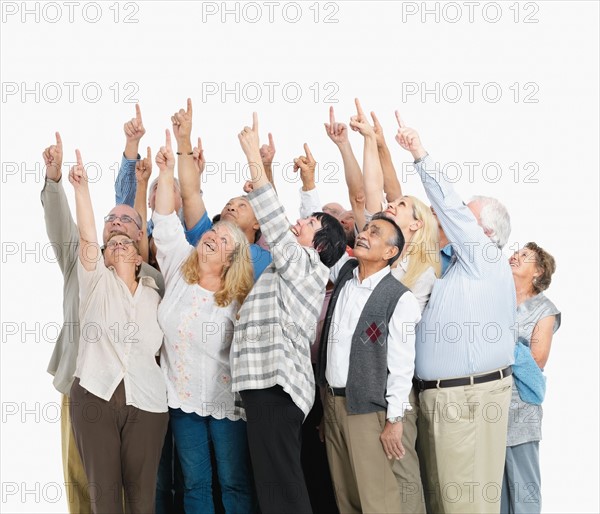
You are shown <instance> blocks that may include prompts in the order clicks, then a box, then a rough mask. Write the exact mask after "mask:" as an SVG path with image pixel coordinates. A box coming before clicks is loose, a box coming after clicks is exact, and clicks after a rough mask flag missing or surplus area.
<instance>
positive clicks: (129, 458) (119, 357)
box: [69, 151, 168, 513]
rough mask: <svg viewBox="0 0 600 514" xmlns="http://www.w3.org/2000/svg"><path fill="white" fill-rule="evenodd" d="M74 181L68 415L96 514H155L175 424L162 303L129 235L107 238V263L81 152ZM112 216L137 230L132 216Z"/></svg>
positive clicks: (116, 232)
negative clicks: (76, 340) (74, 333)
mask: <svg viewBox="0 0 600 514" xmlns="http://www.w3.org/2000/svg"><path fill="white" fill-rule="evenodd" d="M69 180H70V182H71V184H73V187H74V189H75V201H76V206H77V226H78V229H79V264H78V270H77V272H78V277H79V296H80V311H79V313H80V325H81V337H80V346H79V353H78V356H77V367H76V370H75V382H74V383H73V386H72V388H71V395H70V396H71V404H70V409H71V419H72V425H73V433H74V436H75V440H76V442H77V447H78V448H79V451H80V453H81V458H82V461H83V466H84V469H85V473H86V475H87V478H88V481H89V484H90V488H89V491H88V492H89V494H90V501H91V505H92V512H95V513H108V512H110V513H122V512H123V504H124V503H125V508H126V510H127V512H131V513H153V512H154V496H155V486H156V472H157V469H158V463H159V460H160V453H161V448H162V443H163V440H164V437H165V432H166V430H167V423H168V414H167V395H166V387H165V380H164V378H163V375H162V373H161V370H160V368H159V366H158V365H157V364H156V360H155V355H156V354H157V352H158V351H159V349H160V347H161V345H162V339H163V333H162V330H161V329H160V327H159V325H158V320H157V310H158V304H159V301H160V297H159V295H158V293H157V292H156V284H155V282H154V280H153V279H152V278H150V277H140V276H139V271H140V267H141V265H142V257H141V255H140V252H139V246H138V243H137V242H136V241H135V240H133V239H132V238H131V234H130V233H128V232H126V231H120V230H114V231H111V232H107V231H106V230H105V250H104V255H102V251H101V249H100V246H99V244H98V241H97V235H96V227H95V223H94V213H93V210H92V203H91V199H90V193H89V189H88V180H87V176H86V174H85V170H84V168H83V163H82V160H81V155H80V154H79V151H77V165H75V166H73V168H72V169H71V172H70V175H69ZM128 209H130V208H128ZM131 211H133V210H132V209H131ZM132 215H136V217H137V218H139V215H137V214H135V213H134V212H132ZM109 217H113V218H119V219H120V222H121V223H122V226H123V227H125V226H128V227H133V225H134V224H135V226H137V230H135V232H136V233H137V232H138V231H139V227H140V225H139V221H136V219H134V218H132V217H131V215H129V214H123V215H121V216H117V215H116V214H112V215H110V216H109ZM124 230H129V228H125V229H124ZM123 492H124V493H125V498H124V500H123Z"/></svg>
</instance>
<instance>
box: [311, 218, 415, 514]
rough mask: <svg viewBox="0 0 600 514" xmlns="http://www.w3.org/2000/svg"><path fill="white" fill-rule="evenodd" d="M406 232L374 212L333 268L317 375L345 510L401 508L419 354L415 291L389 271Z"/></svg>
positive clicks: (332, 465)
mask: <svg viewBox="0 0 600 514" xmlns="http://www.w3.org/2000/svg"><path fill="white" fill-rule="evenodd" d="M403 247H404V237H403V235H402V231H401V230H400V228H399V227H398V226H397V225H396V224H395V222H394V221H393V220H391V219H389V218H387V217H385V215H383V214H376V215H375V216H373V218H372V220H371V221H370V222H369V223H367V225H366V226H365V228H364V230H363V231H362V232H360V233H359V234H358V236H357V238H356V244H355V246H354V256H355V257H356V259H350V258H349V257H348V256H347V255H346V256H344V257H342V259H340V261H339V262H338V263H337V264H336V265H335V267H334V268H333V269H332V279H333V280H335V286H334V289H333V292H332V295H331V301H330V303H329V307H328V310H327V316H326V318H325V323H324V326H323V332H322V336H321V346H320V349H319V361H318V366H317V378H318V382H319V385H320V386H321V387H322V389H326V392H324V396H326V399H325V400H324V404H325V414H324V417H325V442H326V446H327V456H328V460H329V466H330V469H331V475H332V479H333V483H334V488H335V491H336V499H337V503H338V508H339V510H340V512H344V513H361V512H378V513H396V512H403V510H404V509H403V503H402V496H401V491H400V487H399V484H398V482H397V480H396V477H395V475H394V471H393V469H392V466H393V460H392V459H401V458H403V457H404V454H405V449H404V447H403V445H402V431H403V416H404V413H405V410H406V409H410V405H409V393H410V390H411V387H412V377H413V372H414V359H415V336H414V334H415V332H414V329H415V324H416V323H417V322H418V321H419V319H420V318H421V311H420V308H419V304H418V302H417V300H416V298H415V296H414V295H413V294H412V293H411V292H410V291H409V290H408V289H407V288H406V287H405V286H404V285H402V284H401V283H400V282H399V281H398V280H396V279H395V278H394V277H393V276H392V275H391V273H390V269H391V268H390V266H391V264H393V263H394V261H396V260H397V259H398V257H399V256H400V254H401V253H402V248H403Z"/></svg>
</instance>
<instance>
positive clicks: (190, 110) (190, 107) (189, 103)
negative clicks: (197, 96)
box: [187, 98, 192, 114]
mask: <svg viewBox="0 0 600 514" xmlns="http://www.w3.org/2000/svg"><path fill="white" fill-rule="evenodd" d="M187 113H188V114H192V99H191V98H188V99H187Z"/></svg>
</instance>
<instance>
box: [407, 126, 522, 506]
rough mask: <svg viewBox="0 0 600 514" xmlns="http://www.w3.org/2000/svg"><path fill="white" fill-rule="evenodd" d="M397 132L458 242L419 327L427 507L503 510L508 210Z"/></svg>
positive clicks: (510, 285)
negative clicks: (468, 187) (470, 191)
mask: <svg viewBox="0 0 600 514" xmlns="http://www.w3.org/2000/svg"><path fill="white" fill-rule="evenodd" d="M396 140H397V141H398V143H399V144H400V146H402V148H404V149H405V150H408V151H410V152H411V154H412V156H413V157H414V159H415V169H416V171H417V172H418V173H419V175H420V177H421V181H422V183H423V186H424V188H425V191H426V193H427V197H428V198H429V200H430V202H431V205H432V207H433V208H434V209H435V213H436V215H437V218H438V220H439V222H440V224H441V226H442V228H443V230H444V232H445V234H446V236H447V238H448V240H449V241H450V243H451V244H452V248H453V252H452V261H451V263H450V265H449V266H448V269H447V270H446V272H445V274H444V275H443V276H442V279H441V280H439V281H438V283H437V284H436V285H435V287H434V289H433V291H432V293H431V297H430V299H429V304H428V305H427V307H426V308H425V311H424V312H423V319H422V320H421V323H420V324H419V325H418V326H417V343H416V345H417V355H416V376H417V386H418V388H419V391H420V394H419V400H420V405H421V417H420V418H419V440H420V446H421V448H423V455H422V457H423V464H424V468H425V469H424V470H423V471H424V472H423V476H425V477H427V481H428V491H426V494H425V497H426V502H427V504H428V511H429V512H443V513H454V512H456V513H458V512H460V513H478V514H482V513H498V512H499V511H500V492H501V486H502V473H503V466H504V454H505V447H504V446H505V442H506V431H507V424H508V408H509V403H510V397H511V388H512V376H511V374H512V368H511V364H512V363H513V351H514V336H513V333H512V331H511V329H512V327H513V326H514V323H515V313H516V300H515V287H514V282H513V280H512V275H511V270H510V266H509V265H508V260H507V259H505V258H503V257H502V252H501V248H502V246H503V245H504V244H505V243H506V241H507V239H508V235H509V233H510V218H509V216H508V213H507V211H506V209H505V208H504V206H503V205H502V204H500V203H499V202H498V201H497V200H495V199H493V198H486V197H476V198H475V199H474V200H473V201H471V202H470V203H469V204H468V205H465V204H464V203H463V202H462V201H461V199H460V197H459V196H458V194H457V193H456V192H455V191H454V189H453V187H452V185H451V183H450V182H449V181H448V180H447V179H446V177H444V175H443V174H442V173H441V172H440V169H439V166H436V163H435V162H433V161H432V159H431V158H430V157H429V156H428V154H427V152H426V151H425V149H424V148H423V145H422V144H421V140H420V138H419V135H418V134H417V133H416V132H415V131H414V130H413V129H410V128H408V127H405V126H404V125H402V124H401V125H400V129H399V130H398V135H397V136H396Z"/></svg>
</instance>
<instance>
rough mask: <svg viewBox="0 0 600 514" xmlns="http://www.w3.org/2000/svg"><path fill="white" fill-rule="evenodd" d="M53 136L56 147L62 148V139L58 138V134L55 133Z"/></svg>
mask: <svg viewBox="0 0 600 514" xmlns="http://www.w3.org/2000/svg"><path fill="white" fill-rule="evenodd" d="M54 135H55V136H56V146H59V147H61V148H62V139H61V137H60V134H59V133H58V132H55V133H54Z"/></svg>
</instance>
